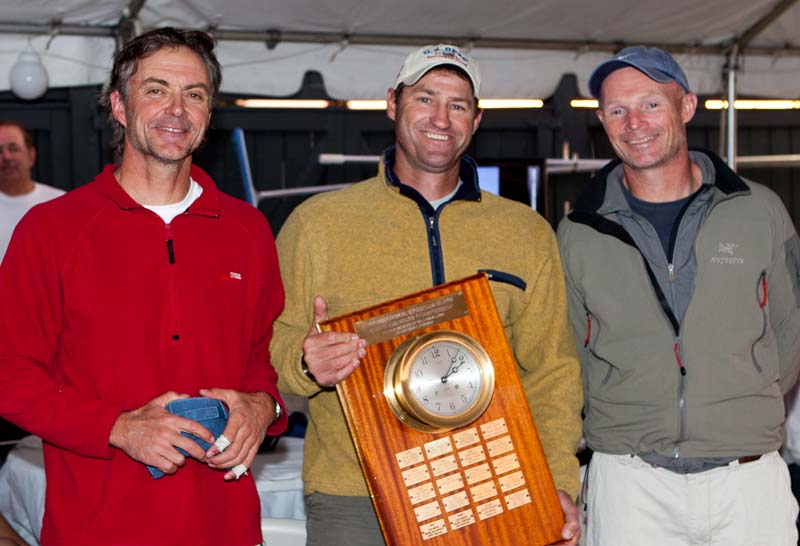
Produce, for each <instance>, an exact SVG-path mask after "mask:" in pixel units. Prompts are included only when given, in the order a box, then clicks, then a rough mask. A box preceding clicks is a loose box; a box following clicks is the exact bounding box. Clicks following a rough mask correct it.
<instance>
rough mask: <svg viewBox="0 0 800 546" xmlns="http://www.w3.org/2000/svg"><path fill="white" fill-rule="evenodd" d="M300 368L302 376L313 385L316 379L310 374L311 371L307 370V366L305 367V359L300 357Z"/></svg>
mask: <svg viewBox="0 0 800 546" xmlns="http://www.w3.org/2000/svg"><path fill="white" fill-rule="evenodd" d="M300 367H301V368H302V369H303V375H304V376H306V377H307V378H309V379H310V380H311V381H313V382H314V383H316V382H317V378H316V377H314V374H313V373H311V370H309V369H308V366H307V365H306V359H305V358H302V357H301V358H300Z"/></svg>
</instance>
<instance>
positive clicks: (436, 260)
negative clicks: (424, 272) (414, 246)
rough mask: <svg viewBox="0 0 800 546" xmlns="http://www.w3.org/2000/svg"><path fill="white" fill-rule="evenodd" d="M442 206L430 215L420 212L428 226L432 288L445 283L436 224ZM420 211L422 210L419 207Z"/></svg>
mask: <svg viewBox="0 0 800 546" xmlns="http://www.w3.org/2000/svg"><path fill="white" fill-rule="evenodd" d="M444 206H445V205H442V206H441V207H439V209H438V210H436V211H434V212H433V214H432V215H429V214H427V213H426V212H425V211H424V210H421V211H422V214H423V216H424V217H425V219H426V224H427V225H428V230H427V231H428V252H429V254H430V260H431V275H432V277H433V286H437V285H440V284H442V283H443V282H444V281H445V278H444V262H443V260H442V248H441V246H440V245H439V225H438V222H437V219H438V217H439V212H440V211H441V210H442V208H444ZM420 209H422V208H421V207H420Z"/></svg>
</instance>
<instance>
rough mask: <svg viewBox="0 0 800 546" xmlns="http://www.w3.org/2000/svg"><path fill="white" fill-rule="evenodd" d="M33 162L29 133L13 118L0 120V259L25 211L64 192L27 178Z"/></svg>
mask: <svg viewBox="0 0 800 546" xmlns="http://www.w3.org/2000/svg"><path fill="white" fill-rule="evenodd" d="M34 163H36V148H34V147H33V138H32V137H31V134H30V133H29V132H28V131H27V130H26V129H25V128H24V127H23V126H22V125H21V124H19V123H17V122H16V121H7V120H0V262H2V260H3V256H4V255H5V253H6V249H7V248H8V242H9V241H10V240H11V234H12V233H14V228H15V227H16V225H17V223H18V222H19V221H20V220H21V219H22V217H23V216H25V213H26V212H28V211H29V210H30V209H31V208H32V207H33V206H34V205H38V204H39V203H44V202H45V201H48V200H50V199H53V198H54V197H58V196H59V195H61V194H63V193H64V192H63V191H62V190H59V189H56V188H53V187H50V186H47V185H45V184H40V183H39V182H34V181H33V180H31V168H32V167H33V164H34Z"/></svg>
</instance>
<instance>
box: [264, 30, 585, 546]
mask: <svg viewBox="0 0 800 546" xmlns="http://www.w3.org/2000/svg"><path fill="white" fill-rule="evenodd" d="M479 86H480V76H479V72H478V67H477V66H476V64H475V62H474V61H473V60H471V59H469V58H467V57H466V56H465V55H463V54H462V53H461V52H460V51H459V50H458V49H457V48H455V47H453V46H447V45H438V46H428V47H424V48H422V49H421V50H419V51H416V52H414V53H412V54H411V55H409V57H408V58H407V60H406V63H405V64H404V65H403V68H402V69H401V71H400V74H399V76H398V80H397V84H396V86H395V87H394V88H392V89H389V91H388V94H387V101H388V111H387V114H388V116H389V118H390V119H391V120H393V121H394V122H395V133H396V140H397V143H396V146H393V147H390V148H389V149H388V150H387V151H386V152H385V154H384V157H383V160H382V161H381V164H380V166H379V172H378V176H376V177H375V178H372V179H369V180H366V181H364V182H361V183H358V184H355V185H353V186H352V187H349V188H347V189H344V190H340V191H336V192H331V193H326V194H323V195H318V196H316V197H314V198H312V199H309V200H308V201H306V202H305V203H303V204H302V205H301V206H299V207H298V208H297V209H296V210H295V211H294V212H293V213H292V215H291V217H290V218H289V219H288V221H287V223H286V224H285V225H284V227H283V230H282V231H281V233H280V235H279V237H278V241H277V243H278V252H279V257H280V262H281V272H282V275H283V279H284V283H285V288H286V307H285V311H284V312H283V314H282V315H281V316H280V317H279V318H278V320H277V322H276V323H275V336H274V339H273V343H272V345H271V353H272V355H273V358H274V361H275V362H276V366H277V367H278V370H279V373H280V378H281V379H280V381H281V382H280V387H281V389H282V390H284V391H290V392H293V393H297V394H300V395H303V396H307V397H309V398H310V408H311V421H310V424H309V428H308V432H307V435H306V449H305V461H304V472H303V479H304V482H305V489H306V491H305V492H306V494H307V501H306V508H307V515H308V544H309V545H318V544H325V545H337V544H347V545H348V546H353V545H379V544H383V539H382V536H381V532H380V528H379V526H378V522H377V518H376V516H375V513H374V510H373V508H372V505H371V503H370V499H369V497H368V491H367V485H366V483H365V481H364V477H363V474H362V472H361V469H360V467H359V463H358V459H357V457H356V453H355V449H354V447H353V443H352V440H351V438H350V435H349V434H348V430H347V426H346V422H345V419H344V415H343V413H342V409H341V406H340V404H339V400H338V398H337V395H336V392H335V390H333V389H332V388H331V387H333V386H334V385H336V384H337V383H339V382H340V381H342V380H344V379H345V378H347V377H348V376H349V375H350V374H351V373H352V372H353V370H354V369H355V368H356V367H357V366H358V365H359V359H360V358H361V357H363V356H364V354H365V342H364V341H363V340H361V339H358V338H357V337H355V336H351V335H350V334H342V333H333V332H328V333H323V334H318V333H317V332H316V330H315V329H314V327H313V324H314V323H315V322H319V321H322V320H324V319H326V318H328V317H333V316H337V315H340V314H342V313H346V312H350V311H354V310H356V309H359V308H362V307H365V306H368V305H372V304H377V303H381V302H383V301H386V300H388V299H392V298H396V297H399V296H403V295H406V294H409V293H412V292H416V291H419V290H422V289H425V288H429V287H431V286H434V285H439V284H441V283H444V282H446V281H452V280H455V279H458V278H461V277H465V276H468V275H473V274H475V273H477V272H478V271H485V272H487V274H488V275H489V278H490V280H491V285H492V290H493V293H494V297H495V300H496V302H497V306H498V310H499V313H500V317H501V319H502V321H503V326H504V327H505V331H506V334H507V336H508V338H509V341H510V343H511V347H512V349H513V352H514V356H515V357H516V359H517V364H518V369H519V372H520V375H521V377H522V381H523V385H524V388H525V391H526V394H527V397H528V401H529V405H530V408H531V411H532V413H533V416H534V418H535V420H536V424H537V427H538V431H539V434H540V436H541V440H542V444H543V446H544V450H545V453H546V456H547V460H548V463H549V466H550V470H551V471H552V474H553V477H554V479H555V483H556V487H557V488H558V489H559V490H560V494H559V497H560V500H561V503H562V508H563V509H564V512H565V515H566V520H567V523H566V525H565V526H564V529H563V536H564V539H565V542H564V544H571V545H574V544H576V543H577V538H578V534H579V531H578V523H577V511H576V508H575V506H574V504H573V502H572V498H574V496H575V495H576V494H577V489H578V463H577V461H576V459H575V456H574V453H575V449H576V446H577V443H578V440H579V438H580V426H581V422H580V407H581V403H582V400H581V385H580V376H579V365H578V362H577V360H576V355H575V350H574V346H573V344H572V335H571V332H570V330H569V326H568V321H567V313H566V296H565V288H564V282H563V277H562V269H561V262H560V259H559V256H558V252H557V245H556V242H555V237H554V234H553V232H552V230H551V229H550V227H549V225H548V224H547V222H546V221H545V220H543V219H542V218H541V217H540V216H539V215H537V214H536V213H535V212H534V211H532V210H531V209H530V207H527V206H525V205H523V204H521V203H515V202H512V201H509V200H507V199H503V198H500V197H497V196H494V195H491V194H487V193H482V192H481V191H480V188H479V187H478V181H477V175H476V167H475V163H474V162H473V161H472V160H471V159H469V158H468V157H466V156H464V155H463V153H464V150H465V149H466V148H467V146H468V145H469V143H470V140H471V138H472V135H473V134H474V132H475V131H476V129H477V128H478V124H479V122H480V119H481V112H480V111H479V109H478V107H477V96H478V93H479Z"/></svg>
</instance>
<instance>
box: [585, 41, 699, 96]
mask: <svg viewBox="0 0 800 546" xmlns="http://www.w3.org/2000/svg"><path fill="white" fill-rule="evenodd" d="M628 66H631V67H633V68H635V69H636V70H638V71H639V72H641V73H643V74H644V75H645V76H647V77H648V78H650V79H651V80H653V81H657V82H658V83H669V82H678V83H679V84H680V86H681V87H683V88H684V89H685V90H686V92H687V93H688V92H689V91H690V89H689V82H688V81H687V80H686V74H684V73H683V70H682V69H681V67H680V66H679V65H678V62H677V61H676V60H675V59H673V58H672V55H670V54H669V53H667V52H666V51H663V50H661V49H658V48H657V47H645V46H634V47H626V48H625V49H623V50H622V51H620V52H619V53H617V54H616V55H615V56H614V58H613V59H609V60H607V61H604V62H602V63H600V64H599V65H598V66H597V68H595V69H594V70H593V71H592V75H591V76H589V91H590V92H591V93H592V96H593V97H594V98H599V97H600V88H601V87H602V85H603V82H604V81H605V79H606V78H607V77H608V76H609V74H611V73H612V72H614V71H615V70H619V69H620V68H625V67H628Z"/></svg>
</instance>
